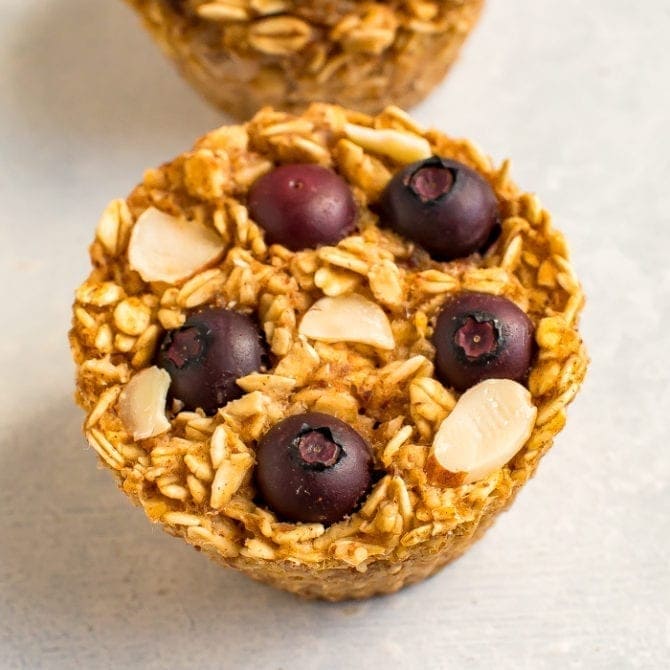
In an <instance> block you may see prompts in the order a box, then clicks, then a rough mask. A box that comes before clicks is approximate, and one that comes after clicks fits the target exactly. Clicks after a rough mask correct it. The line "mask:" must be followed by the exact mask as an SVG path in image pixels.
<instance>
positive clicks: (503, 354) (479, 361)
mask: <svg viewBox="0 0 670 670" xmlns="http://www.w3.org/2000/svg"><path fill="white" fill-rule="evenodd" d="M533 330H534V329H533V324H532V323H531V320H530V319H529V318H528V317H527V316H526V314H525V313H524V312H523V311H522V310H520V309H519V308H518V307H517V306H516V305H515V304H514V303H513V302H511V301H510V300H507V298H503V297H501V296H496V295H489V294H488V293H461V294H460V295H458V296H456V297H455V298H453V299H452V300H450V301H449V302H448V303H447V304H446V305H445V306H444V307H443V309H442V311H441V312H440V314H439V316H438V317H437V323H436V324H435V332H434V333H433V344H434V345H435V349H436V355H435V365H436V368H437V375H438V377H439V378H440V379H441V380H442V381H443V382H445V383H446V384H448V385H449V386H453V387H454V388H455V389H457V390H458V391H464V390H465V389H467V388H470V386H474V385H475V384H477V383H478V382H480V381H482V380H484V379H492V378H493V379H513V380H514V381H518V382H520V381H523V380H524V379H525V378H526V376H527V374H528V369H529V368H530V361H531V357H532V355H533Z"/></svg>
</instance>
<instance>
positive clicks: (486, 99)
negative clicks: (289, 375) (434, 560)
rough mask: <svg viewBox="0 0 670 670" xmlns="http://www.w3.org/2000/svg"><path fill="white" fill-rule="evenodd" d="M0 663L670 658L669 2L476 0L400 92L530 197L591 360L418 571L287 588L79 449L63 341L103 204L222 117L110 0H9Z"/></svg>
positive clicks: (506, 662) (648, 664) (401, 663)
mask: <svg viewBox="0 0 670 670" xmlns="http://www.w3.org/2000/svg"><path fill="white" fill-rule="evenodd" d="M0 4H1V6H0V202H1V203H2V206H1V208H0V258H1V264H0V281H1V285H2V287H3V290H4V298H3V310H2V314H3V316H2V327H1V330H0V333H1V334H0V370H1V375H0V441H1V443H0V668H3V670H4V669H5V668H30V669H32V668H78V667H80V668H86V669H87V670H92V669H97V668H121V667H123V668H142V669H147V670H151V669H166V668H185V667H193V668H200V669H202V670H206V669H209V668H259V667H261V668H267V669H268V670H278V669H279V668H283V669H284V670H288V669H297V670H299V669H302V668H311V669H315V670H319V669H329V668H348V667H356V668H359V669H365V668H377V667H378V666H380V665H381V666H382V667H383V666H386V667H389V668H409V669H412V668H417V669H418V668H422V669H423V668H425V669H428V670H432V669H437V668H464V667H467V668H470V669H473V670H474V669H478V668H502V669H506V668H514V669H523V668H528V669H531V670H536V669H542V668H557V669H559V668H560V669H563V668H585V669H589V670H590V669H592V668H608V669H610V668H661V667H667V665H666V663H667V657H668V653H669V652H670V620H669V616H668V609H669V608H670V581H669V577H668V560H669V555H668V554H669V551H668V550H669V541H668V536H669V533H670V526H669V523H668V509H669V504H668V496H669V493H670V490H669V486H668V478H669V477H670V466H669V460H670V459H669V456H668V454H669V450H670V447H669V446H668V431H669V429H670V420H669V419H668V411H669V408H670V402H669V395H670V394H669V391H668V389H669V387H670V365H669V364H670V360H669V354H668V352H669V351H670V271H669V269H668V267H669V266H668V261H667V258H668V247H669V246H670V170H668V168H669V166H670V141H669V131H668V123H669V116H670V114H669V102H670V95H669V90H668V89H669V83H670V63H669V62H668V58H667V53H668V51H667V47H666V46H664V44H667V35H668V34H669V32H670V6H669V5H668V3H667V1H666V0H647V1H646V2H644V3H638V2H632V1H626V0H590V1H589V2H584V1H583V0H542V1H541V2H538V0H515V1H513V2H512V1H510V0H489V6H488V10H487V12H486V14H485V16H484V19H483V21H482V23H481V25H480V27H479V28H478V30H477V31H476V34H475V35H474V36H473V37H472V39H471V41H470V42H469V43H468V45H467V48H466V50H465V52H464V54H463V58H462V60H461V62H460V63H459V65H458V66H457V67H456V68H455V70H454V71H453V74H452V76H451V78H450V79H449V80H448V81H447V82H446V83H445V84H444V85H442V86H441V87H440V89H439V90H438V91H436V92H435V93H434V95H433V96H432V97H431V98H430V100H429V101H427V102H426V103H424V104H423V105H421V106H420V107H419V108H418V109H417V110H415V114H416V116H417V117H418V118H419V119H420V120H421V121H422V122H425V123H427V124H431V125H435V126H439V127H441V128H443V129H445V130H447V131H448V132H450V133H452V134H462V135H466V136H469V137H471V138H474V139H475V140H477V141H478V142H479V144H480V145H481V146H483V147H485V149H486V150H487V152H489V153H491V154H492V155H493V156H494V158H495V159H496V160H501V159H502V158H503V157H505V156H512V157H513V158H514V165H513V174H514V176H515V178H516V179H517V181H518V182H519V183H520V184H521V185H522V186H523V187H524V188H526V189H528V190H534V191H536V192H538V193H539V194H540V195H541V197H542V200H543V202H544V203H545V204H546V205H547V206H548V207H549V208H550V209H551V210H552V211H553V213H554V214H555V220H556V222H557V225H558V226H559V227H560V228H561V229H562V230H563V231H564V232H565V233H566V235H567V236H568V238H569V239H570V241H571V244H572V248H573V251H574V261H575V264H576V268H577V270H578V272H579V273H580V276H581V277H582V278H583V281H584V284H585V286H586V290H587V292H588V296H589V303H588V309H587V311H586V314H585V317H584V321H583V332H584V335H585V337H586V340H587V342H588V344H589V346H590V351H591V355H592V358H593V363H592V366H591V370H590V374H589V376H588V380H587V383H586V386H585V388H584V390H583V393H582V394H581V395H580V396H579V397H578V399H577V401H576V403H575V405H574V406H573V407H572V408H571V411H570V417H569V423H568V427H567V428H566V430H565V431H564V432H563V434H562V435H561V436H560V438H559V439H558V443H557V445H556V447H555V449H554V450H553V451H552V452H551V453H550V454H549V455H548V456H547V458H546V459H545V460H544V462H543V463H542V466H541V467H540V470H539V473H538V475H537V477H536V478H535V480H534V481H532V482H531V483H530V484H529V485H528V487H527V488H526V489H525V490H524V491H523V492H522V494H521V495H520V496H519V499H518V501H517V503H516V504H515V506H514V508H513V510H512V511H511V512H510V513H509V514H507V515H505V516H504V517H503V518H501V519H500V521H499V522H498V523H497V525H496V526H495V527H494V528H493V530H491V531H490V533H489V534H488V536H487V537H486V539H485V540H483V541H482V542H481V543H480V544H479V545H478V546H476V547H474V548H473V549H472V550H471V551H470V552H469V554H467V555H466V557H464V558H463V559H461V560H460V561H458V562H457V563H455V564H454V565H453V566H451V567H449V568H448V569H447V570H445V571H444V572H443V573H442V574H440V575H439V576H438V577H436V578H434V579H432V580H431V581H429V582H426V583H424V584H421V585H419V586H416V587H413V588H411V589H409V590H406V591H404V592H402V593H399V594H397V595H395V596H392V597H389V598H384V599H377V600H373V601H370V602H366V603H360V604H342V605H334V606H333V605H327V604H319V603H303V602H300V601H298V600H296V599H294V598H293V597H292V596H289V595H285V594H283V593H280V592H275V591H274V590H271V589H269V588H266V587H263V586H260V585H256V584H254V583H252V582H250V581H248V580H247V579H246V578H244V577H242V576H239V575H237V574H235V573H233V572H227V571H223V570H221V569H220V568H218V567H216V566H215V565H213V564H210V563H209V562H208V561H207V560H205V559H204V558H203V557H201V556H199V555H197V554H196V553H195V552H194V551H193V550H191V549H190V548H188V547H187V546H186V545H185V544H182V543H179V542H177V541H175V540H174V539H172V538H170V537H168V536H166V535H163V534H162V533H161V531H159V530H158V529H157V528H155V527H152V526H151V525H150V524H149V523H148V522H147V521H146V520H145V519H144V516H143V515H142V513H141V512H139V511H137V510H134V509H132V508H131V507H130V505H129V504H128V502H127V501H126V500H125V498H124V497H123V496H122V495H120V494H119V493H118V492H117V490H116V488H115V485H114V483H113V482H112V478H111V477H110V476H109V475H108V473H107V472H103V471H99V470H98V469H96V463H95V458H94V456H93V454H92V453H91V452H90V451H89V450H87V448H86V447H85V446H84V442H83V440H82V438H81V436H80V432H79V424H80V421H81V418H82V416H81V414H80V412H79V411H78V410H77V409H76V408H75V407H74V406H73V403H72V400H71V391H72V377H73V368H72V364H71V362H70V358H69V352H68V349H67V344H66V340H65V332H66V330H67V328H68V322H69V304H70V301H71V297H72V292H73V289H74V287H75V286H76V285H77V284H78V283H79V282H80V281H81V280H82V279H83V277H84V276H85V274H86V273H87V270H88V259H87V257H86V253H85V248H86V246H87V244H88V243H89V241H90V239H91V238H92V234H93V228H94V225H95V223H96V221H97V218H98V215H99V213H100V212H101V210H102V209H103V207H104V205H105V204H106V202H107V201H108V200H109V199H111V198H112V197H116V196H120V195H123V194H125V193H126V192H127V191H128V190H129V189H130V188H131V187H132V186H133V184H134V183H135V182H136V181H137V180H138V179H139V177H140V175H141V172H142V170H143V169H144V168H145V167H147V166H150V165H152V164H155V163H158V162H160V161H162V160H163V159H167V158H169V157H170V156H172V155H173V154H175V153H177V152H179V151H180V150H182V149H184V148H186V147H187V146H189V145H190V143H191V142H192V140H193V139H194V138H195V137H196V136H198V135H199V134H202V133H203V132H205V131H206V130H208V129H209V128H210V127H213V126H215V125H217V124H218V123H219V121H220V116H219V115H218V114H217V113H216V112H215V111H213V110H211V109H208V108H207V107H206V106H205V105H204V103H202V102H201V101H200V100H199V99H198V98H197V97H196V96H195V94H193V93H192V92H191V91H190V89H188V88H187V87H186V85H185V84H183V83H182V82H181V81H180V80H179V79H178V78H177V76H176V75H175V74H173V72H172V71H171V70H169V69H168V68H167V66H166V65H165V63H164V62H163V60H162V57H161V56H160V55H159V54H158V52H157V50H156V49H155V48H154V47H153V46H152V45H151V44H150V43H149V42H148V40H147V39H146V37H145V36H144V35H143V34H142V33H141V31H140V29H139V26H138V24H137V21H136V20H135V17H134V16H132V14H131V13H130V11H128V10H127V9H126V8H125V7H123V6H122V5H121V3H119V2H114V1H113V0H105V1H103V0H97V2H91V1H90V0H2V2H1V3H0Z"/></svg>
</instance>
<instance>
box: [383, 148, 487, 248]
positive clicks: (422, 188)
mask: <svg viewBox="0 0 670 670" xmlns="http://www.w3.org/2000/svg"><path fill="white" fill-rule="evenodd" d="M379 206H380V218H381V224H382V225H384V226H388V227H389V228H392V229H393V230H395V231H396V232H398V233H400V234H401V235H403V236H405V237H407V238H409V239H410V240H413V241H414V242H418V243H419V244H420V245H421V246H422V247H423V248H424V249H425V250H426V251H427V252H428V253H429V254H430V255H431V256H432V257H433V258H434V259H435V260H438V261H450V260H453V259H454V258H463V257H465V256H469V255H470V254H471V253H473V252H475V251H481V250H482V248H483V247H484V246H485V245H486V243H487V242H488V241H489V239H490V237H491V233H492V231H493V229H494V227H495V225H496V223H497V221H498V201H497V200H496V196H495V194H494V193H493V189H492V188H491V187H490V186H489V184H488V182H487V181H486V180H485V179H484V178H483V177H481V176H480V175H479V174H477V172H475V171H474V170H471V169H470V168H469V167H467V166H466V165H463V164H462V163H459V162H457V161H453V160H449V159H447V158H440V157H438V156H433V157H432V158H427V159H426V160H423V161H419V162H418V163H412V164H411V165H408V166H407V167H406V168H405V169H404V170H401V171H400V172H398V173H397V174H396V175H395V176H394V177H393V179H391V181H390V182H389V183H388V186H387V187H386V189H385V190H384V193H383V194H382V197H381V200H380V204H379Z"/></svg>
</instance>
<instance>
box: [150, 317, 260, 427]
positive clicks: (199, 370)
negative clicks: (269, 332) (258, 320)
mask: <svg viewBox="0 0 670 670" xmlns="http://www.w3.org/2000/svg"><path fill="white" fill-rule="evenodd" d="M264 353H265V352H264V348H263V345H262V341H261V335H260V332H259V330H258V328H257V327H256V325H255V324H254V322H253V321H252V320H251V319H250V318H249V317H248V316H246V315H244V314H240V313H239V312H236V311H234V310H231V309H221V308H210V309H205V310H203V311H201V312H196V313H195V314H192V315H191V316H189V317H188V319H187V320H186V321H185V323H184V325H183V326H182V327H181V328H177V329H176V330H170V331H168V332H167V333H165V335H164V336H163V340H162V342H161V344H160V347H159V349H158V354H157V355H156V364H157V365H158V366H159V367H161V368H163V369H164V370H165V371H166V372H167V373H168V374H169V375H170V379H171V383H170V396H171V397H172V398H175V399H177V400H180V401H181V402H182V403H184V407H185V409H188V410H194V409H197V408H199V407H200V408H202V409H203V410H204V411H205V413H206V414H209V415H211V414H215V413H216V411H217V410H218V409H219V407H223V406H224V405H225V404H226V403H228V402H229V401H230V400H235V399H236V398H239V397H240V396H241V395H242V393H243V391H242V389H241V388H240V387H239V386H238V385H237V383H236V382H237V380H238V379H239V378H240V377H244V376H245V375H248V374H251V373H252V372H256V371H257V370H259V369H260V367H261V365H262V362H263V355H264Z"/></svg>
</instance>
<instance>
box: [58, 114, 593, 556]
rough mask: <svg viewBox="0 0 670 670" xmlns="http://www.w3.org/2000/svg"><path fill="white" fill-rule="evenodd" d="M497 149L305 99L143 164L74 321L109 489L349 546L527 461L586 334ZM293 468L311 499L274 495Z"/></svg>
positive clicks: (426, 529) (80, 295)
mask: <svg viewBox="0 0 670 670" xmlns="http://www.w3.org/2000/svg"><path fill="white" fill-rule="evenodd" d="M508 168H509V164H508V163H507V162H505V163H503V165H502V166H501V167H500V168H494V167H493V166H492V164H491V162H490V161H489V159H488V158H487V157H485V156H484V155H483V154H482V153H481V152H480V151H479V150H478V149H477V148H476V147H475V145H473V144H472V143H471V142H469V141H465V140H454V139H451V138H449V137H447V136H445V135H443V134H441V133H439V132H437V131H424V130H423V129H421V128H420V127H419V126H417V125H416V124H415V122H413V121H412V120H411V119H410V118H409V117H408V116H407V115H406V114H405V113H404V112H402V111H401V110H399V109H397V108H392V107H391V108H387V109H386V110H385V111H384V112H383V113H381V114H379V115H378V116H376V117H368V116H365V115H362V114H358V113H355V112H350V111H347V110H345V109H343V108H340V107H336V106H329V105H320V104H315V105H313V106H311V107H310V108H309V109H308V110H307V111H306V112H305V113H304V114H303V115H301V116H293V115H290V114H286V113H281V112H276V111H273V110H272V109H269V108H267V109H264V110H262V111H261V112H259V113H258V114H257V115H256V116H255V117H254V118H253V119H252V120H251V121H250V122H249V123H247V124H245V125H237V126H227V127H222V128H219V129H217V130H214V131H212V132H211V133H209V134H208V135H206V136H204V137H203V138H202V139H201V140H200V141H199V142H198V143H197V144H196V145H195V147H194V148H193V150H192V151H190V152H187V153H185V154H182V155H181V156H179V157H177V158H176V159H174V160H173V161H171V162H169V163H166V164H165V165H163V166H162V167H160V168H158V169H152V170H148V171H147V172H146V173H145V175H144V180H143V182H142V183H141V184H140V185H139V186H138V187H137V188H136V189H135V190H134V191H133V192H132V193H131V195H130V196H129V197H128V198H127V199H126V200H117V201H114V202H112V203H111V204H110V205H109V206H108V208H107V209H106V211H105V212H104V214H103V216H102V218H101V220H100V223H99V225H98V228H97V233H96V238H95V241H94V243H93V245H92V247H91V258H92V262H93V270H92V273H91V275H90V277H89V278H88V280H87V281H86V282H85V283H84V284H82V286H81V287H79V289H78V290H77V293H76V301H75V305H74V320H73V329H72V331H71V343H72V347H73V351H74V355H75V359H76V362H77V364H78V401H79V402H80V404H81V405H82V406H83V407H84V408H85V409H86V411H87V412H88V418H87V421H86V433H87V437H88V440H89V442H90V443H91V445H92V446H93V447H94V448H95V450H96V451H97V452H98V454H99V455H100V457H101V458H102V459H103V461H104V462H105V463H106V464H107V465H108V466H109V467H110V468H112V469H113V470H115V471H116V472H117V474H118V476H119V479H120V481H121V483H122V487H123V489H124V490H125V491H126V493H128V494H129V495H130V496H131V497H133V498H134V499H136V500H138V501H139V502H140V503H141V504H142V505H143V507H144V509H145V510H146V512H147V514H148V515H149V516H150V518H152V519H153V520H156V521H161V522H163V523H164V524H166V525H167V526H169V527H171V528H173V529H176V532H178V533H179V534H182V535H183V536H184V537H185V538H186V539H187V540H188V541H190V542H192V543H193V544H196V545H198V546H203V545H208V546H213V547H215V549H216V551H218V552H219V554H220V555H221V556H223V557H224V558H230V559H235V558H236V557H247V558H261V559H264V560H282V559H289V560H291V561H294V562H299V563H304V564H310V563H311V564H323V563H324V562H327V563H328V562H330V563H333V564H337V563H344V564H347V565H352V566H356V567H359V568H360V567H361V566H364V565H365V564H366V563H368V562H370V561H374V560H376V558H379V557H385V558H389V557H402V555H403V552H407V551H408V550H409V548H410V547H412V546H414V545H416V544H419V543H421V542H424V541H426V540H428V539H429V538H431V537H435V536H436V535H445V534H448V533H450V532H453V531H457V530H458V529H459V527H461V528H462V527H464V525H466V524H468V523H473V522H474V521H476V519H477V518H478V517H479V516H480V515H481V514H482V513H483V511H484V510H485V509H486V506H487V505H488V504H489V502H490V501H491V500H492V499H493V498H495V497H496V496H498V497H499V496H503V497H504V496H508V495H510V492H512V491H513V490H514V489H515V488H516V487H517V486H519V485H521V484H523V483H524V482H525V480H526V479H527V478H528V477H529V476H530V474H532V472H533V471H534V469H535V467H536V465H537V461H538V460H539V458H540V456H541V455H542V453H543V452H544V451H545V450H546V449H547V448H548V447H549V446H550V443H551V439H552V438H553V436H554V435H555V433H557V432H558V431H559V430H560V429H561V428H562V426H563V423H564V420H565V406H566V404H567V403H568V402H570V400H571V399H572V397H573V396H574V395H575V393H576V391H577V390H578V387H579V384H580V382H581V379H582V377H583V375H584V372H585V368H586V354H585V352H584V348H583V345H582V343H581V340H580V338H579V334H578V332H577V330H576V321H577V318H578V315H579V312H580V310H581V307H582V304H583V295H582V292H581V289H580V286H579V283H578V281H577V279H576V277H575V274H574V271H573V270H572V267H571V265H570V263H569V261H568V252H567V248H566V245H565V242H564V240H563V237H562V236H561V234H560V233H559V232H557V231H556V230H554V229H553V228H552V224H551V218H550V215H549V214H548V213H547V212H546V210H544V209H542V208H541V206H540V204H539V202H538V199H537V198H536V197H535V196H533V195H529V194H525V193H522V192H520V191H519V190H518V189H517V187H516V186H515V185H514V184H513V183H512V182H511V181H510V179H509V177H508ZM315 222H316V223H315ZM526 389H527V390H526ZM461 398H462V399H463V402H461ZM472 408H474V409H472ZM314 416H317V417H318V416H326V417H327V418H326V419H321V424H318V422H317V423H314V421H313V417H314ZM480 416H485V417H487V418H486V421H488V423H487V424H486V426H485V427H483V424H482V421H484V420H483V419H481V418H478V417H480ZM291 417H297V419H295V420H293V423H292V424H291V425H288V426H286V427H285V426H284V425H283V424H284V422H286V421H287V420H289V419H291ZM300 417H308V418H305V419H301V418H300ZM328 417H330V418H328ZM329 422H330V423H329ZM338 422H339V423H338ZM473 422H474V423H473ZM340 423H341V424H343V425H344V426H345V427H348V429H349V430H350V431H351V433H348V432H347V431H345V430H344V429H342V431H343V432H341V433H340V432H338V431H340V428H339V425H340ZM293 424H295V425H293ZM317 424H318V425H317ZM479 429H481V431H480V432H481V435H482V436H483V437H482V438H481V439H480V440H479V442H478V441H477V440H470V438H469V437H463V435H466V436H471V435H472V434H473V433H476V432H477V431H478V430H479ZM273 430H274V432H273ZM487 431H488V432H487ZM268 436H270V437H268ZM282 440H283V442H282ZM461 443H462V444H464V445H466V446H461ZM277 444H280V446H281V445H283V446H284V447H285V448H286V449H287V450H288V451H287V453H289V451H290V453H291V458H292V459H293V460H291V461H290V462H288V461H287V465H286V469H285V471H283V470H281V468H282V467H283V466H277V465H272V467H265V463H266V462H267V463H274V461H273V460H272V459H274V458H275V456H276V454H275V452H274V451H273V449H275V447H276V445H277ZM268 445H269V446H268ZM350 461H351V462H355V463H356V466H355V468H353V470H355V471H356V472H355V473H354V474H355V476H354V474H351V472H349V471H347V472H348V474H346V472H345V470H346V468H347V467H348V465H347V464H348V463H349V462H350ZM296 463H297V464H298V465H296ZM278 468H279V469H278ZM353 470H352V471H353ZM261 471H262V472H263V473H265V474H261ZM363 471H365V473H367V474H363V475H362V474H361V472H363ZM268 472H270V473H271V476H270V475H268V474H267V473H268ZM277 473H279V474H277ZM296 473H297V474H296ZM306 473H307V474H306ZM324 473H325V474H324ZM343 473H344V474H343ZM295 477H298V480H297V481H298V484H296V480H295ZM284 482H290V485H287V490H288V488H291V490H297V489H299V488H300V486H301V485H302V483H304V482H309V485H310V486H312V487H313V489H310V490H313V491H319V493H318V495H317V494H316V493H314V494H313V495H312V498H315V497H319V496H320V497H319V499H320V500H322V502H323V504H322V505H321V506H319V505H316V506H315V507H314V509H311V508H310V509H311V511H309V512H308V513H307V512H305V513H304V514H303V512H302V510H304V509H305V508H306V507H309V505H308V504H307V502H305V500H307V499H303V498H301V497H300V495H297V494H296V496H295V499H293V500H289V501H286V500H285V499H284V500H283V501H282V500H280V502H274V503H273V504H272V505H271V504H268V501H274V500H276V498H275V497H273V496H274V495H275V493H276V490H277V487H279V489H280V492H281V487H282V486H283V485H284ZM324 482H326V483H325V484H324ZM320 486H323V487H325V488H323V489H320V488H319V487H320ZM279 497H280V498H282V496H281V495H280V496H279ZM284 498H285V497H284ZM307 498H309V496H308V497H307ZM283 502H285V503H286V505H283ZM287 510H288V511H287ZM295 510H298V511H295Z"/></svg>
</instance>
